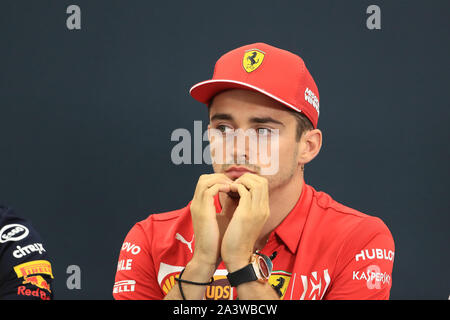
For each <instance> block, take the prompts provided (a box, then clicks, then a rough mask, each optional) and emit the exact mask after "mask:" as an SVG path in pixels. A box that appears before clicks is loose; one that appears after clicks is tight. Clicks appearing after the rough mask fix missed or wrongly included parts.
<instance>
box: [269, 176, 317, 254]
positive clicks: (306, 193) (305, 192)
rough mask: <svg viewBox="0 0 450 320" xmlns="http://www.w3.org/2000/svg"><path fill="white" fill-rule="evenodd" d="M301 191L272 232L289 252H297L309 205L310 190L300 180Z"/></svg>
mask: <svg viewBox="0 0 450 320" xmlns="http://www.w3.org/2000/svg"><path fill="white" fill-rule="evenodd" d="M302 183H303V187H302V193H301V194H300V197H299V198H298V201H297V203H296V204H295V206H294V208H293V209H292V210H291V211H290V212H289V214H288V215H287V216H286V218H284V220H283V221H282V222H281V223H280V225H278V227H276V228H275V230H274V233H275V234H276V235H277V236H278V237H279V238H280V239H281V241H283V242H284V244H285V245H286V246H287V247H288V249H289V251H291V253H293V254H295V253H296V252H297V248H298V243H299V242H300V238H301V236H302V232H303V227H304V226H305V223H306V219H307V217H308V213H309V208H310V207H311V199H312V194H313V192H312V190H311V187H310V186H308V185H307V184H306V183H305V182H304V181H302Z"/></svg>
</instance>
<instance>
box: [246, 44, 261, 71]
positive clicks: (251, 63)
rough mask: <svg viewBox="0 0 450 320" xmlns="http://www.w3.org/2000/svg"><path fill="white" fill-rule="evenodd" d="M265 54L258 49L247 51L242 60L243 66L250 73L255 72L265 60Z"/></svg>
mask: <svg viewBox="0 0 450 320" xmlns="http://www.w3.org/2000/svg"><path fill="white" fill-rule="evenodd" d="M264 55H265V53H264V52H262V51H261V50H258V49H251V50H247V51H245V54H244V58H243V59H242V66H243V67H244V70H245V71H247V72H248V73H250V72H252V71H255V70H256V69H258V67H259V66H260V65H261V63H262V62H263V60H264Z"/></svg>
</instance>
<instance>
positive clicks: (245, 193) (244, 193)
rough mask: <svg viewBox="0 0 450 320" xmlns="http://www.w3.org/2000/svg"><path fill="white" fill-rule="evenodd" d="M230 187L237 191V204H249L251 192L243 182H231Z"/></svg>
mask: <svg viewBox="0 0 450 320" xmlns="http://www.w3.org/2000/svg"><path fill="white" fill-rule="evenodd" d="M230 189H231V191H234V192H237V193H239V196H240V199H239V206H241V205H243V206H250V204H251V201H252V197H251V193H250V191H249V190H248V189H247V188H246V187H245V186H244V185H243V184H240V183H232V184H231V185H230Z"/></svg>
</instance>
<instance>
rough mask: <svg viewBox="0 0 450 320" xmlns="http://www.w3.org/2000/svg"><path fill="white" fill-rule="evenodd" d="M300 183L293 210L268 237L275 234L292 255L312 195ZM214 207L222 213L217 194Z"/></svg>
mask: <svg viewBox="0 0 450 320" xmlns="http://www.w3.org/2000/svg"><path fill="white" fill-rule="evenodd" d="M302 183H303V187H302V193H301V194H300V197H299V198H298V200H297V203H296V204H295V206H294V208H293V209H292V210H291V211H290V212H289V214H288V215H287V216H286V218H284V220H283V221H282V222H281V223H280V224H279V225H278V227H276V228H275V230H274V231H273V232H272V234H271V235H270V237H272V236H273V234H276V235H277V236H278V237H279V238H280V239H281V241H283V242H284V244H285V245H286V246H287V247H288V249H289V251H291V253H293V254H295V253H296V252H297V247H298V243H299V242H300V237H301V235H302V232H303V227H304V226H305V222H306V218H307V217H308V212H309V208H310V206H311V199H312V194H313V192H312V189H311V187H310V186H308V185H307V184H306V183H305V182H304V180H302ZM214 205H215V207H216V212H217V213H219V212H221V211H222V206H221V205H220V201H219V195H218V194H217V195H216V196H215V197H214ZM269 239H270V238H269ZM269 241H270V240H269Z"/></svg>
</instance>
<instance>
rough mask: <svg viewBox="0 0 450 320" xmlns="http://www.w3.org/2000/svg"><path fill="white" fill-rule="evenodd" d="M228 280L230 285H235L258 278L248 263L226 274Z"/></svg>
mask: <svg viewBox="0 0 450 320" xmlns="http://www.w3.org/2000/svg"><path fill="white" fill-rule="evenodd" d="M227 278H228V282H230V285H231V286H232V287H237V286H238V285H240V284H241V283H246V282H250V281H255V280H258V277H257V276H256V273H255V270H253V266H252V264H248V265H246V266H245V267H243V268H242V269H239V270H236V271H234V272H231V273H228V274H227Z"/></svg>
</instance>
